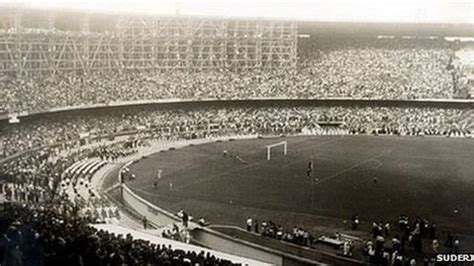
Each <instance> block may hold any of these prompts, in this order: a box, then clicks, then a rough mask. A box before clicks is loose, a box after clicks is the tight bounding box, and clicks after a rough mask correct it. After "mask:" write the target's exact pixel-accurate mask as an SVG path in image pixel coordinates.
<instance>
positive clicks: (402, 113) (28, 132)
mask: <svg viewBox="0 0 474 266" xmlns="http://www.w3.org/2000/svg"><path fill="white" fill-rule="evenodd" d="M472 122H473V119H472V111H471V110H470V109H454V108H451V109H450V108H446V109H445V108H402V107H362V106H361V107H358V106H355V107H324V106H320V107H298V108H296V107H284V106H280V107H275V106H268V107H229V108H222V107H214V106H208V107H201V108H190V107H189V108H181V109H173V108H169V109H164V110H163V109H158V110H141V111H137V110H129V111H112V112H108V113H99V114H96V115H89V114H83V115H80V114H77V115H69V116H65V117H60V118H53V119H51V118H43V119H36V120H34V121H27V122H24V123H20V124H12V125H9V124H5V123H4V124H2V126H1V127H0V141H1V142H2V145H0V148H1V147H3V149H2V150H0V158H1V157H8V156H10V155H12V154H14V153H18V152H20V151H25V150H30V149H33V148H38V147H41V146H46V145H51V144H54V143H62V146H65V145H73V144H74V143H76V144H77V143H79V142H81V141H82V142H87V141H90V139H93V138H108V137H109V136H111V135H113V134H118V133H124V132H145V133H147V134H151V133H154V134H158V135H160V136H168V137H170V136H175V135H179V136H181V137H187V138H196V137H205V136H208V135H212V134H262V135H266V134H267V135H271V134H274V135H277V134H298V133H306V134H311V133H314V132H317V131H318V129H320V128H321V126H320V125H321V124H328V123H332V124H333V125H337V126H338V127H341V128H345V129H346V131H347V132H348V133H350V134H394V135H439V136H454V135H455V136H468V135H469V134H470V133H471V127H472ZM71 143H72V144H71ZM105 151H106V150H103V151H102V153H103V154H102V155H101V156H103V157H108V158H109V157H110V156H112V158H114V157H116V156H118V155H119V154H120V153H117V152H113V153H111V152H110V151H107V153H106V152H105ZM33 159H34V158H33ZM33 159H32V160H33Z"/></svg>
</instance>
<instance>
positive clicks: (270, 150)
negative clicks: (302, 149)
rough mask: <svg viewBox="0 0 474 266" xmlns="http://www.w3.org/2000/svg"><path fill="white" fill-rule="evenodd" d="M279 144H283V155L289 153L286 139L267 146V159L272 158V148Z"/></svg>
mask: <svg viewBox="0 0 474 266" xmlns="http://www.w3.org/2000/svg"><path fill="white" fill-rule="evenodd" d="M278 146H283V155H286V154H287V152H288V148H287V144H286V141H282V142H278V143H274V144H270V145H267V146H265V147H266V148H267V160H270V159H271V158H272V148H275V147H278Z"/></svg>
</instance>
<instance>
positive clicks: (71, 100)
mask: <svg viewBox="0 0 474 266" xmlns="http://www.w3.org/2000/svg"><path fill="white" fill-rule="evenodd" d="M451 46H452V45H451V44H450V43H449V42H447V41H444V40H436V41H433V40H421V39H414V40H403V39H396V40H395V39H377V38H373V39H363V40H353V39H348V40H336V41H333V42H332V43H331V44H324V43H318V42H317V41H315V40H313V39H311V44H304V42H302V44H301V45H300V47H299V53H300V55H299V57H300V60H299V63H298V67H297V68H296V69H293V70H285V69H274V70H260V69H254V70H245V71H230V70H223V69H217V70H209V71H193V70H189V71H185V70H183V71H181V70H173V71H167V72H156V71H140V72H137V71H133V70H129V71H125V72H119V71H116V72H114V71H107V72H90V73H81V74H79V73H76V72H69V73H65V72H61V73H56V74H54V75H44V74H38V75H36V74H30V75H29V76H22V77H17V78H15V77H10V76H5V77H3V78H1V77H0V87H1V88H2V90H0V108H2V109H4V110H9V111H11V112H21V111H28V112H32V111H41V110H48V109H52V108H56V107H67V106H88V105H93V104H108V103H114V102H127V101H137V100H162V99H191V100H196V99H203V98H213V99H236V98H237V99H246V98H249V97H284V98H303V99H305V98H327V97H348V98H353V99H361V98H366V99H404V100H406V99H420V98H425V99H426V98H438V99H451V98H453V97H455V96H456V94H457V91H458V88H457V87H456V86H457V85H456V82H455V81H454V79H453V77H454V76H456V73H455V71H456V70H455V68H454V67H453V65H452V62H453V60H454V59H453V58H454V56H455V55H454V50H453V49H452V47H451Z"/></svg>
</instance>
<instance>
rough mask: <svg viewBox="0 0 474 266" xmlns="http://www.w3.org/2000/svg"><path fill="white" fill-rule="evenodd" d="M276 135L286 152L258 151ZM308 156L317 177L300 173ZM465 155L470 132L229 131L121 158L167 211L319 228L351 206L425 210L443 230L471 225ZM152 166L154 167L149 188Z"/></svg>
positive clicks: (392, 213) (338, 220) (139, 188)
mask: <svg viewBox="0 0 474 266" xmlns="http://www.w3.org/2000/svg"><path fill="white" fill-rule="evenodd" d="M281 140H286V141H287V142H288V155H287V156H283V155H282V152H281V150H280V151H279V152H278V151H277V150H275V153H274V158H273V159H272V160H270V161H267V160H266V151H265V145H268V144H271V143H275V142H278V141H281ZM223 150H228V151H230V150H234V151H235V152H236V153H238V154H239V156H240V157H241V158H242V159H243V160H245V161H246V162H247V164H244V163H242V162H241V161H239V160H237V159H235V158H229V157H227V158H224V156H223ZM310 160H312V161H314V169H315V170H314V173H315V175H316V176H317V177H318V181H316V182H314V181H311V180H309V179H307V178H306V169H307V165H308V162H309V161H310ZM473 163H474V141H473V140H470V139H447V138H429V137H425V138H423V137H375V136H344V137H341V136H321V137H291V138H285V139H282V138H276V139H255V140H237V141H225V142H218V143H217V142H216V143H210V144H204V145H197V146H189V147H185V148H183V149H178V150H172V151H166V152H162V153H157V154H154V155H151V156H149V157H147V158H145V159H142V160H140V161H139V162H137V163H135V164H133V165H132V166H131V167H130V168H131V170H132V171H133V172H134V173H135V174H136V176H137V179H136V180H134V181H131V182H130V186H131V187H132V189H133V190H134V191H135V192H137V193H138V194H139V195H141V196H143V197H144V198H146V199H148V200H150V201H151V202H154V203H156V204H157V205H159V206H162V207H165V208H168V209H170V210H172V211H177V210H179V209H180V208H184V209H186V210H188V211H189V212H190V213H191V214H192V215H194V216H195V217H200V216H203V217H205V218H206V219H207V220H209V221H210V222H211V223H214V224H234V225H238V226H241V227H243V226H244V223H245V219H246V217H247V216H253V217H256V218H258V219H259V220H260V221H261V220H263V219H265V220H268V219H271V220H273V221H274V222H277V223H281V224H283V225H286V226H288V227H290V226H293V225H298V226H302V227H304V228H308V229H311V230H313V231H316V232H318V231H321V232H324V231H325V230H327V228H334V229H340V228H343V227H344V226H346V227H348V226H347V225H344V224H343V222H342V221H343V220H345V219H347V220H349V219H350V217H351V216H352V215H353V214H355V213H358V214H359V216H360V218H361V220H362V221H363V222H364V224H365V225H368V224H369V223H371V222H372V221H392V222H395V221H396V220H397V218H398V215H399V214H401V213H405V214H407V215H409V217H412V218H414V217H415V216H422V217H427V218H428V219H429V220H430V221H435V222H436V223H437V225H438V228H441V229H442V230H444V231H452V232H455V233H460V234H464V235H473V233H474V208H473V206H474V166H473ZM158 169H162V170H163V174H162V176H163V177H162V179H161V180H160V181H159V184H158V188H157V189H154V188H153V181H154V179H155V176H156V173H157V171H158ZM374 176H377V180H378V182H377V183H374V182H373V177H374ZM170 181H171V182H172V183H173V187H172V189H170V187H169V183H170ZM455 210H458V212H457V213H455ZM323 228H324V230H323ZM367 230H368V226H367ZM352 233H356V232H352Z"/></svg>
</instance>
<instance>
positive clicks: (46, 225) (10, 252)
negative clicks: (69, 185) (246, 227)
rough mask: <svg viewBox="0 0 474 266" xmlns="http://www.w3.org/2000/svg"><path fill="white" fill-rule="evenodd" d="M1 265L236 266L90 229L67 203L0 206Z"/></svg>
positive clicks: (84, 220)
mask: <svg viewBox="0 0 474 266" xmlns="http://www.w3.org/2000/svg"><path fill="white" fill-rule="evenodd" d="M0 208H1V209H0V230H1V233H2V235H1V240H0V241H1V243H2V245H0V263H1V264H2V265H237V264H234V263H232V262H231V261H228V260H223V259H219V258H216V257H215V256H213V255H211V254H209V253H204V252H203V251H201V252H200V253H197V252H191V251H184V250H180V249H174V248H173V247H171V246H165V245H159V244H152V243H150V242H148V241H144V240H139V239H134V238H133V237H132V236H131V235H130V234H127V235H126V236H123V235H115V234H112V233H108V232H106V231H103V230H97V229H95V228H94V227H91V226H89V225H88V222H90V221H89V220H87V219H86V218H81V217H78V216H77V215H76V213H75V212H74V208H72V207H71V206H70V205H68V203H67V201H63V202H54V203H53V202H51V203H48V204H43V205H42V206H38V205H28V206H27V205H23V206H21V205H15V204H2V205H0Z"/></svg>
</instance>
